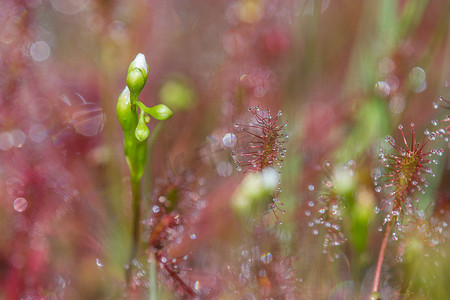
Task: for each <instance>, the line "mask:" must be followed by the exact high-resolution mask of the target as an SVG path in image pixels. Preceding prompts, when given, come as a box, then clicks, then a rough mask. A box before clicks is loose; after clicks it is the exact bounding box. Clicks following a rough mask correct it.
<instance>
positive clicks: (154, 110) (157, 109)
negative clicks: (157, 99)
mask: <svg viewBox="0 0 450 300" xmlns="http://www.w3.org/2000/svg"><path fill="white" fill-rule="evenodd" d="M149 113H150V115H151V116H152V117H153V118H155V119H156V120H159V121H164V120H167V119H169V118H170V117H171V116H172V115H173V112H172V110H170V108H168V107H167V106H166V105H164V104H158V105H155V106H153V107H151V108H150V111H149Z"/></svg>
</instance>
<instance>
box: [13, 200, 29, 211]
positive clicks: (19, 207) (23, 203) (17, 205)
mask: <svg viewBox="0 0 450 300" xmlns="http://www.w3.org/2000/svg"><path fill="white" fill-rule="evenodd" d="M13 206H14V209H15V210H16V211H18V212H24V211H25V210H26V209H27V206H28V203H27V200H25V198H17V199H16V200H14V204H13Z"/></svg>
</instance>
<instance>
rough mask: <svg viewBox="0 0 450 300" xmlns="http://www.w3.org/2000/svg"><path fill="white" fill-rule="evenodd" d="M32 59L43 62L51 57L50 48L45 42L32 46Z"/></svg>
mask: <svg viewBox="0 0 450 300" xmlns="http://www.w3.org/2000/svg"><path fill="white" fill-rule="evenodd" d="M30 54H31V57H32V58H33V59H34V60H35V61H37V62H42V61H44V60H46V59H47V58H49V57H50V47H49V46H48V44H47V43H46V42H44V41H37V42H34V43H33V44H32V45H31V48H30Z"/></svg>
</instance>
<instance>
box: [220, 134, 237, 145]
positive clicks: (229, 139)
mask: <svg viewBox="0 0 450 300" xmlns="http://www.w3.org/2000/svg"><path fill="white" fill-rule="evenodd" d="M236 141H237V139H236V135H234V134H233V133H227V134H225V135H224V136H223V138H222V143H223V145H224V146H225V147H228V148H231V147H234V146H235V145H236Z"/></svg>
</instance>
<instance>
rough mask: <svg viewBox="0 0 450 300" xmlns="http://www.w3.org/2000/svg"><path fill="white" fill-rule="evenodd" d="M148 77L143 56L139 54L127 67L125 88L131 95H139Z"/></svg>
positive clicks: (146, 65)
mask: <svg viewBox="0 0 450 300" xmlns="http://www.w3.org/2000/svg"><path fill="white" fill-rule="evenodd" d="M147 77H148V64H147V62H146V60H145V56H144V54H142V53H139V54H138V55H137V56H136V58H135V59H134V60H133V61H132V62H131V64H130V66H129V67H128V74H127V86H128V88H129V89H130V91H131V93H132V94H139V93H140V92H141V91H142V89H143V88H144V85H145V83H146V82H147Z"/></svg>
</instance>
